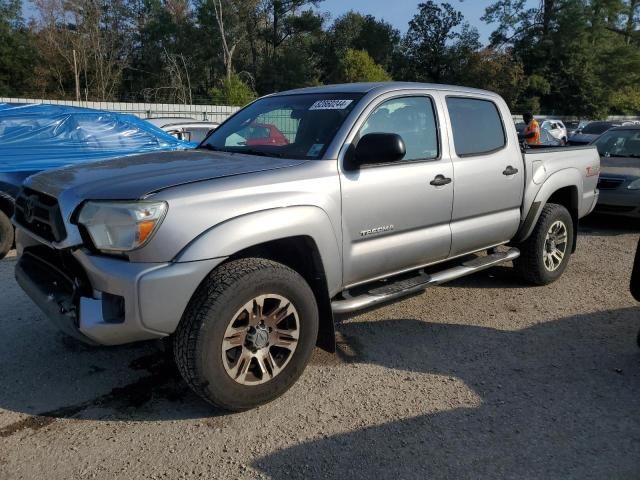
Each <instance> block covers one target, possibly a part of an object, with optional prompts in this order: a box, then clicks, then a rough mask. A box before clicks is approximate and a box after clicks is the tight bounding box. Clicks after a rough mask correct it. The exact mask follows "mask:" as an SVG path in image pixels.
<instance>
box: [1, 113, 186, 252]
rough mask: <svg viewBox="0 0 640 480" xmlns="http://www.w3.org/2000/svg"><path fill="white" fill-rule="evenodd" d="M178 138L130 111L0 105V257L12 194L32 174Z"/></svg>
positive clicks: (172, 143)
mask: <svg viewBox="0 0 640 480" xmlns="http://www.w3.org/2000/svg"><path fill="white" fill-rule="evenodd" d="M192 146H193V145H192V144H190V143H186V142H182V141H180V140H177V139H176V138H174V137H172V136H171V135H169V134H167V133H165V132H163V131H162V130H160V129H159V128H157V127H155V126H153V125H151V124H150V123H148V122H146V121H144V120H141V119H139V118H138V117H135V116H133V115H127V114H121V113H115V112H105V111H100V110H93V109H88V108H77V107H68V106H63V105H46V104H20V105H16V104H13V105H9V104H0V258H2V257H4V255H6V253H7V252H8V251H9V249H10V248H11V246H12V245H13V227H12V225H11V222H10V220H9V219H10V218H11V216H12V215H13V213H14V199H15V196H16V194H17V192H18V190H19V189H20V186H21V184H22V182H23V181H24V180H25V178H27V177H28V176H30V175H33V174H34V173H38V172H41V171H43V170H48V169H51V168H56V167H61V166H64V165H70V164H76V163H83V162H88V161H94V160H103V159H108V158H114V157H123V156H127V155H136V154H139V153H145V152H155V151H162V150H184V149H186V148H192Z"/></svg>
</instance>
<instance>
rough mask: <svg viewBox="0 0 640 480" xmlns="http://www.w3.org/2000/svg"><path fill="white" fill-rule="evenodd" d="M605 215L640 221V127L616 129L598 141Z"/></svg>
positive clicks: (601, 203)
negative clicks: (639, 219) (628, 217)
mask: <svg viewBox="0 0 640 480" xmlns="http://www.w3.org/2000/svg"><path fill="white" fill-rule="evenodd" d="M595 146H596V147H597V148H598V152H599V153H600V178H599V180H598V188H599V189H600V198H599V200H598V204H597V205H596V210H597V211H599V212H602V213H609V214H614V215H625V216H630V217H635V218H640V125H632V126H626V127H616V128H612V129H610V130H608V131H607V132H605V133H604V134H602V136H600V138H598V139H597V140H596V141H595Z"/></svg>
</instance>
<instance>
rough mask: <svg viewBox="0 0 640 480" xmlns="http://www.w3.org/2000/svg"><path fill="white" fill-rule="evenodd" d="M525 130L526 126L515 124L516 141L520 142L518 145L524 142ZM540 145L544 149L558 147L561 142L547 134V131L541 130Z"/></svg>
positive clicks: (521, 123) (549, 133)
mask: <svg viewBox="0 0 640 480" xmlns="http://www.w3.org/2000/svg"><path fill="white" fill-rule="evenodd" d="M525 128H527V125H526V124H525V123H524V122H518V123H516V131H517V132H518V140H519V141H520V143H523V142H524V130H525ZM540 145H542V146H545V147H559V146H561V145H562V142H561V141H560V140H558V139H557V138H555V137H554V136H553V135H551V132H549V131H548V130H543V129H542V128H541V129H540ZM529 147H530V145H529ZM534 148H535V147H534Z"/></svg>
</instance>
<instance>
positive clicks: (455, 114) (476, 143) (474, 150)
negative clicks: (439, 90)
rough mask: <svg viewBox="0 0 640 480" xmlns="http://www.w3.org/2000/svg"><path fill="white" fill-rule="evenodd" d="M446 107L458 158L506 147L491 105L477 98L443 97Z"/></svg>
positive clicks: (497, 114)
mask: <svg viewBox="0 0 640 480" xmlns="http://www.w3.org/2000/svg"><path fill="white" fill-rule="evenodd" d="M447 108H448V109H449V117H450V118H451V128H452V129H453V143H454V144H455V148H456V153H457V154H458V156H459V157H465V156H472V155H482V154H485V153H490V152H493V151H495V150H499V149H501V148H502V147H504V146H505V145H506V137H505V134H504V128H503V126H502V120H501V118H500V113H499V112H498V107H496V105H495V103H493V102H491V101H489V100H480V99H477V98H463V97H447Z"/></svg>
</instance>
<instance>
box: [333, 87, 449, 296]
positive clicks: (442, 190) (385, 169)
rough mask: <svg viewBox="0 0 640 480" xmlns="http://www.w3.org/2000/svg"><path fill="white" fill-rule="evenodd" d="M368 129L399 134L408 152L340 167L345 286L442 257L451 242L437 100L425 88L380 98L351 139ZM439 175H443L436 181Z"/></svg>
mask: <svg viewBox="0 0 640 480" xmlns="http://www.w3.org/2000/svg"><path fill="white" fill-rule="evenodd" d="M368 133H396V134H398V135H400V136H401V137H402V139H403V140H404V142H405V145H406V150H407V153H406V155H405V157H404V158H403V159H402V160H400V161H396V162H393V163H387V164H376V165H363V166H361V167H360V168H358V169H357V170H355V171H345V170H344V168H343V169H342V170H343V171H342V173H341V187H342V213H343V215H342V227H343V242H344V243H343V252H344V272H343V275H344V283H345V285H347V286H351V285H354V284H357V283H362V282H365V281H367V280H371V279H374V278H380V277H384V276H387V275H389V274H392V273H396V272H399V271H402V270H405V269H410V268H412V267H416V266H421V265H424V264H427V263H431V262H434V261H438V260H443V259H445V258H447V256H448V255H449V250H450V247H451V229H450V226H449V222H450V220H451V209H452V204H453V183H454V182H453V167H452V163H451V160H450V158H449V156H448V155H443V154H442V148H441V141H440V138H439V134H438V115H437V109H436V107H435V103H434V100H433V99H432V98H431V97H429V96H426V95H424V96H421V95H416V96H401V97H393V98H388V99H386V100H382V101H380V103H379V104H377V105H376V106H374V107H373V108H372V109H371V110H370V114H369V115H368V116H367V117H366V120H365V121H364V122H363V123H362V125H361V126H360V128H359V131H358V133H357V134H356V136H355V137H354V139H353V141H352V144H354V145H355V144H357V141H358V139H360V138H362V137H363V136H364V135H366V134H368ZM438 176H441V177H438ZM436 177H438V178H441V179H444V181H435V182H434V184H433V185H432V184H431V183H430V182H432V181H433V180H434V179H436ZM447 181H448V182H449V183H447ZM440 183H442V184H441V185H440Z"/></svg>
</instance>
